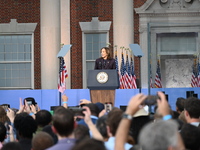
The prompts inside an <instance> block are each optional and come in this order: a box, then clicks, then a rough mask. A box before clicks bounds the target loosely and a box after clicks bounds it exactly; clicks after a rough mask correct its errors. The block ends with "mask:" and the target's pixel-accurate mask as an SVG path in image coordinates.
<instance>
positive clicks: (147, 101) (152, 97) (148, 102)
mask: <svg viewBox="0 0 200 150" xmlns="http://www.w3.org/2000/svg"><path fill="white" fill-rule="evenodd" d="M158 99H160V98H159V96H158V95H149V96H147V98H146V99H145V100H144V103H143V104H144V105H148V106H152V105H156V104H157V100H158Z"/></svg>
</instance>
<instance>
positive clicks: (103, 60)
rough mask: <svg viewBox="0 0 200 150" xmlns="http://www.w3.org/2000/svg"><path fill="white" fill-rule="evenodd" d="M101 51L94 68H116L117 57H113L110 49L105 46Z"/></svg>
mask: <svg viewBox="0 0 200 150" xmlns="http://www.w3.org/2000/svg"><path fill="white" fill-rule="evenodd" d="M100 52H101V57H100V58H98V59H96V61H95V67H94V69H99V70H102V69H116V63H115V59H114V58H112V57H111V54H110V49H109V48H108V47H103V48H101V50H100Z"/></svg>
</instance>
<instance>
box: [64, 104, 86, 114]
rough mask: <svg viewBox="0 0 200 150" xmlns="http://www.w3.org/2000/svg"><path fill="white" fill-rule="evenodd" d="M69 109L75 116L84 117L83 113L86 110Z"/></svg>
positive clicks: (79, 108) (78, 108)
mask: <svg viewBox="0 0 200 150" xmlns="http://www.w3.org/2000/svg"><path fill="white" fill-rule="evenodd" d="M68 109H70V110H72V111H73V113H74V115H75V116H84V113H83V111H85V109H84V108H81V107H73V106H71V107H68Z"/></svg>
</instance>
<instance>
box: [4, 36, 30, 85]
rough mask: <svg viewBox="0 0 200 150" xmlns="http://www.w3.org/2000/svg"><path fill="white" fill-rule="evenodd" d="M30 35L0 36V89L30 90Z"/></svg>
mask: <svg viewBox="0 0 200 150" xmlns="http://www.w3.org/2000/svg"><path fill="white" fill-rule="evenodd" d="M31 66H32V35H31V34H29V35H20V34H19V35H17V34H15V35H6V34H5V35H0V88H11V89H14V88H31V87H32V85H31V75H32V73H31V70H32V69H31V68H32V67H31Z"/></svg>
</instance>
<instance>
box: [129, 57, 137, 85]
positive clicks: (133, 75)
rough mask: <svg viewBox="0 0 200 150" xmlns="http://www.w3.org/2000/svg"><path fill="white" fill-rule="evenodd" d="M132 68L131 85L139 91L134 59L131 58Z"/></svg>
mask: <svg viewBox="0 0 200 150" xmlns="http://www.w3.org/2000/svg"><path fill="white" fill-rule="evenodd" d="M130 68H131V85H132V88H133V89H137V84H136V76H135V73H134V63H133V58H132V57H131V64H130Z"/></svg>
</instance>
